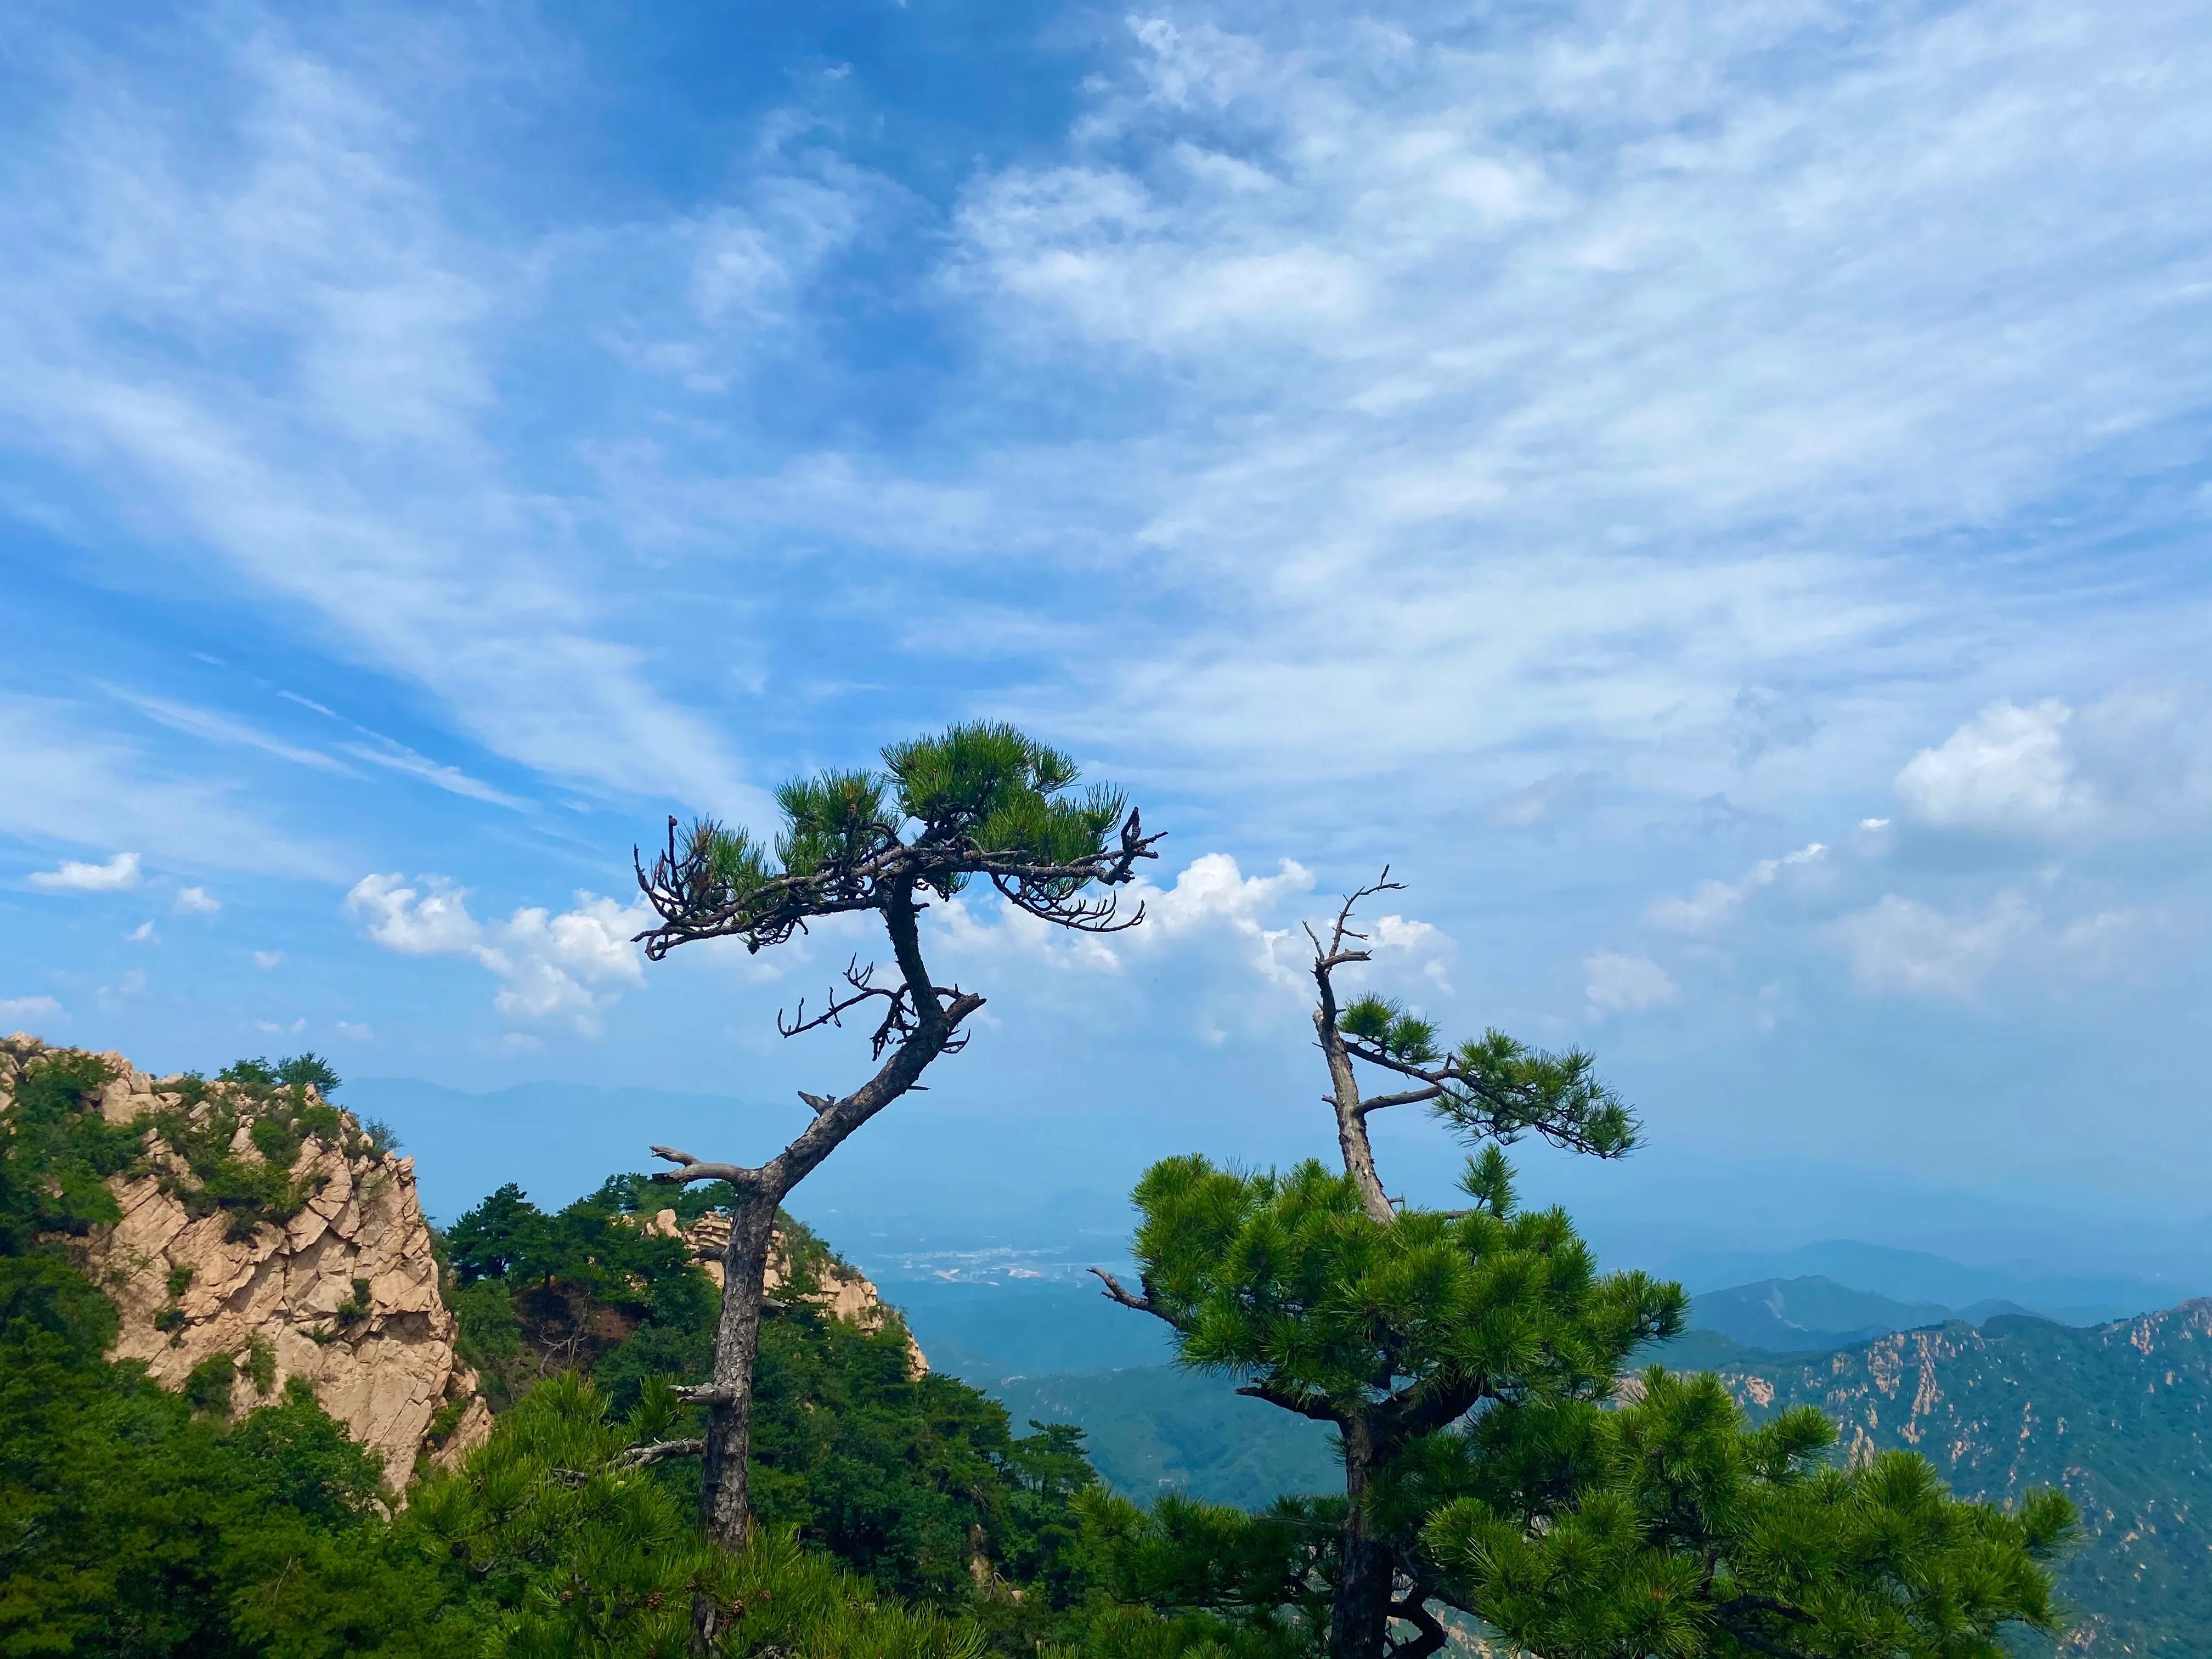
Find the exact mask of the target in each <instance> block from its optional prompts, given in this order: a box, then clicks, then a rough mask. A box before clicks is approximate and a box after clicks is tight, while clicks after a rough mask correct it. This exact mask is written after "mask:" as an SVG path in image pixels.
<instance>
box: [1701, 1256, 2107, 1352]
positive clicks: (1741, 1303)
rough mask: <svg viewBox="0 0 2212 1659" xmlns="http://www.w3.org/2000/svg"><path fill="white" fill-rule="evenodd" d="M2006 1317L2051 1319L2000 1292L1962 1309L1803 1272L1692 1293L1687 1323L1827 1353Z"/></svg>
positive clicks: (1776, 1346) (1758, 1342)
mask: <svg viewBox="0 0 2212 1659" xmlns="http://www.w3.org/2000/svg"><path fill="white" fill-rule="evenodd" d="M2004 1314H2016V1315H2024V1316H2027V1317H2029V1318H2044V1317H2048V1316H2047V1315H2045V1314H2044V1313H2042V1312H2040V1311H2039V1310H2036V1309H2033V1308H2025V1307H2022V1306H2021V1304H2019V1303H2017V1302H2013V1301H2009V1300H2007V1299H2005V1298H2003V1297H1987V1298H1984V1300H1982V1301H1980V1302H1978V1303H1973V1304H1969V1305H1968V1306H1966V1307H1964V1308H1954V1307H1948V1306H1946V1305H1945V1304H1942V1303H1940V1302H1899V1301H1898V1300H1896V1299H1895V1298H1893V1297H1887V1296H1879V1295H1876V1294H1875V1292H1873V1291H1859V1290H1854V1289H1852V1288H1851V1287H1850V1285H1842V1284H1838V1282H1837V1281H1836V1280H1834V1279H1829V1278H1826V1277H1825V1276H1822V1275H1820V1274H1808V1275H1807V1276H1805V1277H1804V1278H1802V1279H1759V1280H1758V1281H1757V1282H1756V1283H1754V1284H1750V1285H1730V1286H1729V1288H1727V1289H1726V1290H1720V1291H1707V1292H1705V1294H1704V1295H1702V1296H1699V1297H1692V1299H1691V1302H1690V1328H1691V1329H1692V1330H1698V1331H1714V1332H1717V1333H1718V1334H1721V1335H1723V1336H1725V1337H1728V1338H1729V1339H1730V1340H1733V1341H1736V1342H1740V1343H1741V1344H1743V1345H1744V1346H1747V1347H1752V1348H1763V1349H1767V1350H1770V1351H1771V1352H1776V1353H1806V1352H1827V1351H1829V1350H1831V1349H1833V1348H1839V1347H1844V1346H1847V1345H1849V1344H1850V1343H1853V1342H1863V1341H1867V1340H1870V1339H1872V1338H1874V1337H1877V1336H1887V1335H1889V1334H1891V1333H1893V1332H1895V1331H1911V1330H1918V1329H1921V1328H1923V1327H1926V1326H1930V1325H1942V1324H1946V1323H1948V1322H1952V1321H1963V1322H1965V1323H1966V1324H1969V1325H1979V1324H1981V1323H1982V1322H1983V1321H1984V1320H1986V1319H1990V1318H1994V1317H1996V1316H1999V1315H2004ZM2058 1322H2059V1323H2062V1324H2063V1323H2066V1321H2064V1320H2060V1321H2058Z"/></svg>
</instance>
